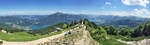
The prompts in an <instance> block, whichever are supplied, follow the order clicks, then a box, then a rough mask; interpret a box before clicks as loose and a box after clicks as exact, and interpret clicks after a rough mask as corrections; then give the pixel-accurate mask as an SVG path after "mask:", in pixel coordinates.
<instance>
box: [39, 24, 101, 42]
mask: <svg viewBox="0 0 150 45" xmlns="http://www.w3.org/2000/svg"><path fill="white" fill-rule="evenodd" d="M39 45H99V43H98V42H96V41H95V40H93V39H92V37H91V36H90V33H89V32H88V31H87V30H86V27H85V26H83V27H77V28H74V29H73V32H72V34H69V35H66V36H64V37H61V38H57V39H54V40H50V41H48V42H45V43H41V44H39Z"/></svg>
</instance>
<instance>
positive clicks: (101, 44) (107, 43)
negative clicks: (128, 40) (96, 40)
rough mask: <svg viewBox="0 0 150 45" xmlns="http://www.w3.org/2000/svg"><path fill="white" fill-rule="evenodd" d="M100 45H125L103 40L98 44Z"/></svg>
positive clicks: (115, 41)
mask: <svg viewBox="0 0 150 45" xmlns="http://www.w3.org/2000/svg"><path fill="white" fill-rule="evenodd" d="M100 45H126V44H124V43H121V42H119V41H117V40H113V39H112V40H104V41H101V42H100Z"/></svg>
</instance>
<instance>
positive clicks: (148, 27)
mask: <svg viewBox="0 0 150 45" xmlns="http://www.w3.org/2000/svg"><path fill="white" fill-rule="evenodd" d="M143 33H144V35H145V36H150V21H148V22H147V23H146V24H145V25H144V30H143Z"/></svg>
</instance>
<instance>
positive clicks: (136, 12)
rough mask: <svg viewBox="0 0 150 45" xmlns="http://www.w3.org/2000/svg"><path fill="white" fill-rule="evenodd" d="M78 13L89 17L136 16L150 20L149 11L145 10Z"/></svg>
mask: <svg viewBox="0 0 150 45" xmlns="http://www.w3.org/2000/svg"><path fill="white" fill-rule="evenodd" d="M80 13H81V14H89V15H114V16H137V17H144V18H150V11H149V10H147V9H134V10H133V11H106V12H89V11H81V12H80Z"/></svg>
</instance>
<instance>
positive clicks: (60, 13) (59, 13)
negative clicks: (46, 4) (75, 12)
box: [52, 12, 64, 15]
mask: <svg viewBox="0 0 150 45" xmlns="http://www.w3.org/2000/svg"><path fill="white" fill-rule="evenodd" d="M63 14H64V13H62V12H56V13H54V14H52V15H63Z"/></svg>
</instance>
